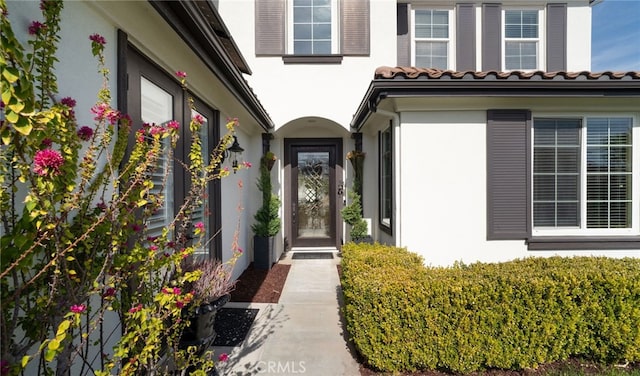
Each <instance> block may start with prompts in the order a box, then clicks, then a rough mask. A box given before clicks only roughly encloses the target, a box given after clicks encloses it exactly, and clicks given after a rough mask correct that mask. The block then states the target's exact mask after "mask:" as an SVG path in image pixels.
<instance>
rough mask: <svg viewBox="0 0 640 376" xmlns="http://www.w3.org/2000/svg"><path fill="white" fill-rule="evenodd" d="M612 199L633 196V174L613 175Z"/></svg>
mask: <svg viewBox="0 0 640 376" xmlns="http://www.w3.org/2000/svg"><path fill="white" fill-rule="evenodd" d="M610 189H611V197H610V198H611V200H612V201H626V200H629V198H630V197H631V175H611V185H610Z"/></svg>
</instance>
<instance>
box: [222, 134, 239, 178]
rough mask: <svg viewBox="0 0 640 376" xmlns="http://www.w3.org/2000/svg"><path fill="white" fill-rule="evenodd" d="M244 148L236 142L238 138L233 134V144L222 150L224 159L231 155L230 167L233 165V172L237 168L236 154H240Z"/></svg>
mask: <svg viewBox="0 0 640 376" xmlns="http://www.w3.org/2000/svg"><path fill="white" fill-rule="evenodd" d="M243 151H244V149H243V148H242V147H241V146H240V144H239V143H238V138H237V137H236V136H235V135H234V136H233V144H231V146H229V147H228V148H227V150H225V152H224V157H225V159H226V158H228V157H229V156H231V167H233V173H234V174H235V173H236V171H237V170H238V154H242V152H243Z"/></svg>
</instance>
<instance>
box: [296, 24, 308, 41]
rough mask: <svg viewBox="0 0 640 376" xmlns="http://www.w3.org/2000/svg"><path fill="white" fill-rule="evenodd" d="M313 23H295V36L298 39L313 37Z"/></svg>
mask: <svg viewBox="0 0 640 376" xmlns="http://www.w3.org/2000/svg"><path fill="white" fill-rule="evenodd" d="M311 35H312V34H311V24H295V25H293V38H294V39H296V40H300V39H311Z"/></svg>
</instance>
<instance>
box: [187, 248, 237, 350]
mask: <svg viewBox="0 0 640 376" xmlns="http://www.w3.org/2000/svg"><path fill="white" fill-rule="evenodd" d="M238 255H239V252H236V253H235V254H234V257H232V258H231V259H230V260H229V261H227V262H226V263H222V262H220V261H219V260H216V259H209V258H207V259H198V260H194V259H188V261H186V262H185V263H184V265H183V272H185V273H198V274H199V277H198V278H197V279H196V280H195V281H193V282H190V283H188V284H187V285H186V286H185V288H186V289H187V291H191V292H192V294H193V302H192V303H193V304H189V305H188V306H186V307H185V316H186V318H187V319H188V320H189V321H190V323H189V325H187V327H186V328H185V330H184V331H183V333H182V337H181V338H180V345H181V346H182V347H185V348H186V347H188V346H197V347H198V348H199V349H206V348H207V347H208V346H209V345H210V344H211V343H213V341H214V339H215V337H216V332H215V329H214V323H215V318H216V313H217V312H218V310H219V309H220V308H222V307H223V306H224V305H225V304H226V303H227V302H228V301H229V298H230V296H231V295H230V293H231V292H232V291H233V290H234V288H235V285H236V282H237V281H234V280H232V271H233V266H234V264H235V261H236V259H237V258H238Z"/></svg>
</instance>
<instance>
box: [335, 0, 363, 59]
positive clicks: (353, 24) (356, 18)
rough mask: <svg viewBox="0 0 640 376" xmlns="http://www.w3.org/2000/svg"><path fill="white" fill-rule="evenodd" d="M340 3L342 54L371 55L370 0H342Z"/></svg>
mask: <svg viewBox="0 0 640 376" xmlns="http://www.w3.org/2000/svg"><path fill="white" fill-rule="evenodd" d="M340 4H341V9H340V15H341V20H340V37H341V38H340V49H341V53H342V55H347V56H348V55H351V56H369V50H370V20H369V18H370V17H369V0H342V1H341V2H340Z"/></svg>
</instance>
